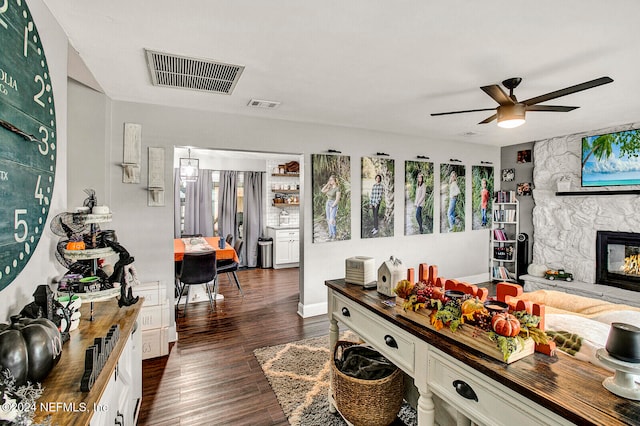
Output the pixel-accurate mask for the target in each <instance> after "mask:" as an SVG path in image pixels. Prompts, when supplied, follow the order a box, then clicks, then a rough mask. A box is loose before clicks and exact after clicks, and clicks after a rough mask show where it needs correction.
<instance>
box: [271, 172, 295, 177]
mask: <svg viewBox="0 0 640 426" xmlns="http://www.w3.org/2000/svg"><path fill="white" fill-rule="evenodd" d="M271 176H286V177H300V174H299V173H271Z"/></svg>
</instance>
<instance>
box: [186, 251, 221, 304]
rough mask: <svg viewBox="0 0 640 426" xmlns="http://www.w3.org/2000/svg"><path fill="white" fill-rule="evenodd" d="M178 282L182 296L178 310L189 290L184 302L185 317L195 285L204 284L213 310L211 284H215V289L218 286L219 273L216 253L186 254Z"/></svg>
mask: <svg viewBox="0 0 640 426" xmlns="http://www.w3.org/2000/svg"><path fill="white" fill-rule="evenodd" d="M176 277H177V281H178V282H179V283H180V295H179V296H178V301H177V302H176V308H178V307H179V306H180V299H182V295H183V294H184V292H185V289H186V290H187V299H186V301H185V302H184V312H183V315H184V316H186V315H187V306H188V305H189V291H190V289H191V286H192V285H194V284H204V286H205V288H206V290H207V296H208V297H209V304H210V305H211V309H213V302H214V300H215V296H213V295H212V294H211V287H210V286H209V284H210V283H211V282H213V287H214V289H215V288H216V286H217V285H218V273H217V265H216V252H215V251H208V252H203V253H185V254H184V258H183V259H182V268H181V269H180V273H179V274H177V276H176Z"/></svg>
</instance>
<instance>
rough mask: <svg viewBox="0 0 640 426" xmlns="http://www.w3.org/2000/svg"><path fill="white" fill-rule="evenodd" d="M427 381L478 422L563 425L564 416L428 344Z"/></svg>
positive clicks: (436, 390) (441, 394) (452, 403)
mask: <svg viewBox="0 0 640 426" xmlns="http://www.w3.org/2000/svg"><path fill="white" fill-rule="evenodd" d="M428 357H429V368H428V380H427V384H428V386H429V388H430V389H431V391H432V392H433V393H435V394H436V395H438V396H439V397H440V398H442V399H444V400H446V401H447V402H448V403H450V404H451V405H453V406H454V407H455V408H456V409H457V410H458V411H459V412H461V413H462V414H464V415H465V416H466V417H468V418H469V419H471V420H472V421H473V422H475V423H477V424H480V425H492V426H494V425H495V426H498V425H515V424H517V425H518V426H540V425H566V424H571V423H568V422H567V420H566V419H563V418H561V417H560V416H558V415H556V414H555V413H552V412H551V411H549V410H547V409H545V408H543V407H542V406H540V405H536V404H534V403H532V402H531V401H530V400H526V399H524V398H522V397H521V396H520V395H518V394H517V393H516V392H515V391H513V390H511V389H509V388H507V387H505V386H503V385H501V384H500V383H498V382H496V381H494V380H492V379H490V378H488V377H487V376H485V375H483V374H480V373H478V372H477V371H475V370H472V369H470V368H469V367H467V366H466V365H464V364H461V363H460V362H458V361H456V360H455V359H453V358H451V357H449V356H448V355H446V354H445V353H443V352H441V351H439V350H437V349H434V348H429V356H428Z"/></svg>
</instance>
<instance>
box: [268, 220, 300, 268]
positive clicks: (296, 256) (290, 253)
mask: <svg viewBox="0 0 640 426" xmlns="http://www.w3.org/2000/svg"><path fill="white" fill-rule="evenodd" d="M270 235H271V237H272V238H273V240H274V241H273V267H274V268H276V269H277V268H279V267H295V266H298V265H297V263H298V262H299V261H300V231H298V230H297V229H277V230H275V231H273V232H270Z"/></svg>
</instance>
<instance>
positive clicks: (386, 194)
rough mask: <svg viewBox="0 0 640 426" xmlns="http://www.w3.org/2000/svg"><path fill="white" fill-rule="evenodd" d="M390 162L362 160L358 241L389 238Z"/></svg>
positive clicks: (392, 200) (392, 201)
mask: <svg viewBox="0 0 640 426" xmlns="http://www.w3.org/2000/svg"><path fill="white" fill-rule="evenodd" d="M394 173H395V166H394V160H390V159H387V158H380V157H362V200H361V215H362V216H361V217H362V220H361V224H362V225H361V226H362V228H361V236H362V238H379V237H393V226H394V222H393V216H394V210H395V197H394V191H395V188H394V182H393V177H394Z"/></svg>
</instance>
